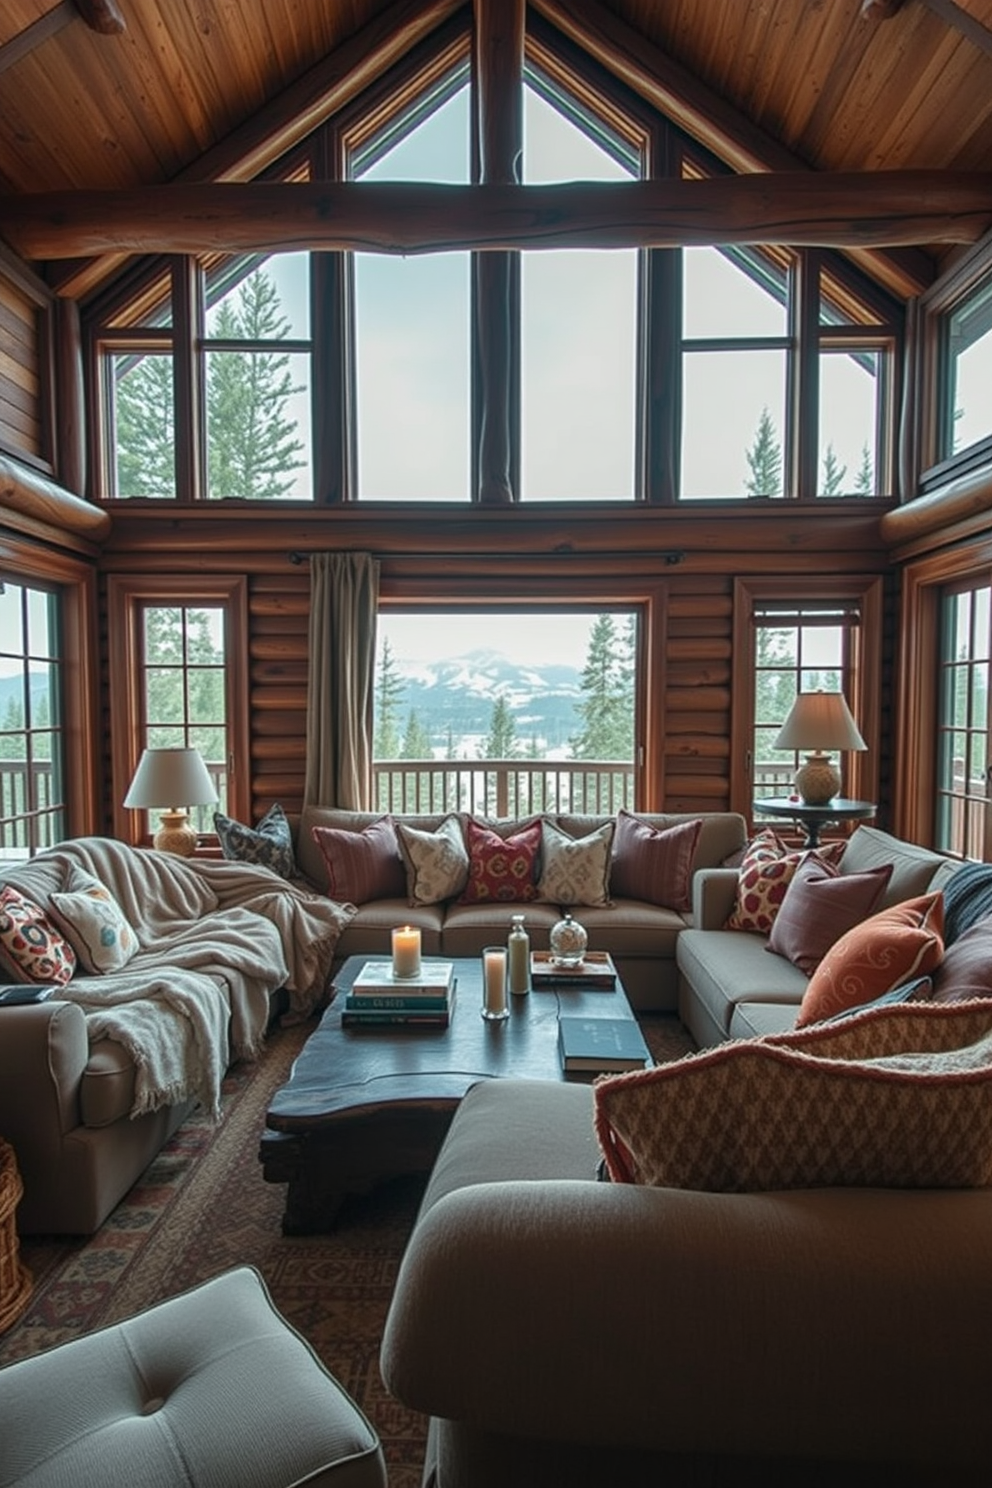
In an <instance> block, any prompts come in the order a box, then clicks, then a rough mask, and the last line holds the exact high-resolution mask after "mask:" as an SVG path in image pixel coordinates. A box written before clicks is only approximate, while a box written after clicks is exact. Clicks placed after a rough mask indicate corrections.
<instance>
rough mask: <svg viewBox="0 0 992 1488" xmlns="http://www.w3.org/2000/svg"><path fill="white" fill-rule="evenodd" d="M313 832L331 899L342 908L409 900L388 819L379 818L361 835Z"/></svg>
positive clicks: (332, 830) (314, 829)
mask: <svg viewBox="0 0 992 1488" xmlns="http://www.w3.org/2000/svg"><path fill="white" fill-rule="evenodd" d="M310 830H311V832H312V833H313V840H314V842H316V844H317V846H318V848H319V849H320V855H321V857H322V858H323V860H324V866H325V867H326V869H327V886H326V892H327V895H328V897H329V898H331V899H336V900H337V901H338V903H339V904H368V903H369V901H370V900H372V899H405V898H406V869H405V867H404V866H403V859H402V858H401V857H400V849H399V843H398V842H397V841H396V831H395V829H394V827H393V823H392V821H391V820H390V818H389V817H388V816H380V817H379V819H378V821H374V822H370V823H369V825H368V826H367V827H366V828H365V829H364V830H363V831H361V832H349V831H347V830H346V829H345V828H344V827H311V829H310Z"/></svg>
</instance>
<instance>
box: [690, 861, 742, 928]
mask: <svg viewBox="0 0 992 1488" xmlns="http://www.w3.org/2000/svg"><path fill="white" fill-rule="evenodd" d="M739 877H740V875H739V873H738V871H737V869H736V868H700V870H699V871H698V873H696V874H694V875H693V880H692V923H693V928H694V929H696V930H722V929H723V926H724V922H725V920H726V918H727V916H728V915H729V914H730V912H731V910H732V909H733V907H734V900H735V898H736V897H737V880H738V878H739Z"/></svg>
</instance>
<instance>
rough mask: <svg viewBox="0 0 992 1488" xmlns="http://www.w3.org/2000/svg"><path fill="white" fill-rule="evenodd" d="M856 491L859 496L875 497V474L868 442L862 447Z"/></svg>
mask: <svg viewBox="0 0 992 1488" xmlns="http://www.w3.org/2000/svg"><path fill="white" fill-rule="evenodd" d="M854 491H855V495H857V496H874V494H875V472H874V470H873V469H872V462H871V451H870V450H869V448H868V444H867V441H866V442H865V443H864V444H863V445H862V446H861V464H860V466H859V467H858V474H857V479H856V480H855V482H854Z"/></svg>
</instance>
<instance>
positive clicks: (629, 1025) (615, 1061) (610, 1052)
mask: <svg viewBox="0 0 992 1488" xmlns="http://www.w3.org/2000/svg"><path fill="white" fill-rule="evenodd" d="M558 1048H559V1051H560V1053H561V1063H562V1068H563V1069H564V1070H565V1072H566V1073H569V1074H573V1073H579V1072H582V1073H586V1074H589V1073H594V1074H616V1073H617V1072H619V1071H621V1070H632V1069H647V1067H648V1066H649V1065H650V1064H651V1054H650V1051H649V1050H648V1046H647V1044H646V1043H645V1042H644V1037H643V1035H642V1033H641V1030H640V1028H639V1027H638V1026H637V1023H636V1022H635V1021H634V1019H633V1018H577V1017H562V1018H559V1019H558Z"/></svg>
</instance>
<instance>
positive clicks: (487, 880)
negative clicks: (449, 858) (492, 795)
mask: <svg viewBox="0 0 992 1488" xmlns="http://www.w3.org/2000/svg"><path fill="white" fill-rule="evenodd" d="M465 845H466V846H467V848H468V883H467V884H466V885H465V889H464V891H463V893H462V896H461V903H462V904H492V903H498V904H525V903H527V902H528V901H529V900H531V899H536V898H537V872H536V869H537V855H538V852H539V850H540V846H541V822H540V819H539V818H536V819H535V820H534V821H532V822H528V823H527V825H526V826H525V827H521V828H520V830H519V831H517V832H513V833H511V834H510V835H509V836H506V837H501V836H500V834H499V833H498V832H494V831H493V830H492V828H491V827H487V826H485V825H484V824H483V823H482V822H479V821H476V820H475V818H474V817H471V816H468V817H466V818H465Z"/></svg>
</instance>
